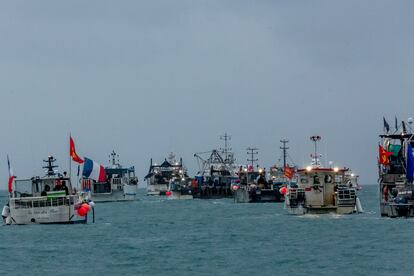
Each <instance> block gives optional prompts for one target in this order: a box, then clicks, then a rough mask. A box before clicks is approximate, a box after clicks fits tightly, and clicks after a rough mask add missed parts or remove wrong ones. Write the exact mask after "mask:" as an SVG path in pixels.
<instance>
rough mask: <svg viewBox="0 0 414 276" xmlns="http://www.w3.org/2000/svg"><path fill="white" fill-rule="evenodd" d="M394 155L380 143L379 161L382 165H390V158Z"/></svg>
mask: <svg viewBox="0 0 414 276" xmlns="http://www.w3.org/2000/svg"><path fill="white" fill-rule="evenodd" d="M390 155H392V152H389V151H386V150H385V149H384V148H383V147H382V146H381V145H379V163H380V164H382V165H389V164H390V159H389V158H388V157H389V156H390Z"/></svg>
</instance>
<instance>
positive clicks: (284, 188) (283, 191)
mask: <svg viewBox="0 0 414 276" xmlns="http://www.w3.org/2000/svg"><path fill="white" fill-rule="evenodd" d="M286 192H287V189H286V187H282V188H280V189H279V193H281V194H282V195H285V194H286Z"/></svg>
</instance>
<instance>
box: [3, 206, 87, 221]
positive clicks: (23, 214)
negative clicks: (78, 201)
mask: <svg viewBox="0 0 414 276" xmlns="http://www.w3.org/2000/svg"><path fill="white" fill-rule="evenodd" d="M10 217H11V219H10V221H11V224H52V223H55V224H59V223H86V220H87V218H86V217H80V216H78V215H77V214H76V212H75V210H74V207H73V206H70V207H69V206H56V207H42V208H28V209H11V210H10Z"/></svg>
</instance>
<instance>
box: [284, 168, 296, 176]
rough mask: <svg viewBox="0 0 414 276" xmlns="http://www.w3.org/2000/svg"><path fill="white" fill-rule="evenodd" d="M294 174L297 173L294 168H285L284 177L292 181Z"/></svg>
mask: <svg viewBox="0 0 414 276" xmlns="http://www.w3.org/2000/svg"><path fill="white" fill-rule="evenodd" d="M294 173H295V171H294V170H293V168H290V167H289V166H285V168H284V175H285V176H286V177H287V178H289V179H292V178H293V175H294Z"/></svg>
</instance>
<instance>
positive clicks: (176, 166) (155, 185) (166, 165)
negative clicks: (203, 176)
mask: <svg viewBox="0 0 414 276" xmlns="http://www.w3.org/2000/svg"><path fill="white" fill-rule="evenodd" d="M145 179H146V180H147V195H149V196H165V195H168V196H169V197H171V198H180V197H181V195H182V196H183V199H184V196H187V197H190V196H191V198H192V193H191V179H189V178H188V175H187V171H186V169H185V167H184V166H183V160H182V159H180V161H177V160H176V159H175V155H174V154H173V153H170V154H169V156H168V160H167V159H165V160H164V162H163V163H161V164H160V165H158V164H153V163H152V159H151V164H150V168H149V171H148V174H147V175H146V176H145Z"/></svg>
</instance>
